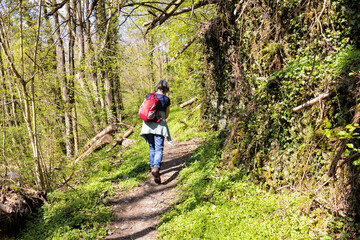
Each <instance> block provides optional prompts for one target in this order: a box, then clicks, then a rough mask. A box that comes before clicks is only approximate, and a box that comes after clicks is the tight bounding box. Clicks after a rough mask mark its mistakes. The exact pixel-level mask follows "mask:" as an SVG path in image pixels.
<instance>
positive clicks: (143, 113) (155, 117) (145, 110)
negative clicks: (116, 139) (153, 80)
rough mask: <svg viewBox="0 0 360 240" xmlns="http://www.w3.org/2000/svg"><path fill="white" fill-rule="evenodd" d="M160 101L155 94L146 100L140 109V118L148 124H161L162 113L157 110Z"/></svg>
mask: <svg viewBox="0 0 360 240" xmlns="http://www.w3.org/2000/svg"><path fill="white" fill-rule="evenodd" d="M158 101H159V99H158V97H157V96H156V94H155V93H151V94H150V96H149V97H148V98H147V99H145V100H144V102H143V104H141V106H140V109H139V116H140V118H141V119H143V120H144V121H146V122H157V123H158V122H160V121H161V119H162V117H161V114H160V112H159V111H158V110H157V109H156V104H157V102H158Z"/></svg>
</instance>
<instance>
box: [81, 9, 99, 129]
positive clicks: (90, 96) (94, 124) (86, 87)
mask: <svg viewBox="0 0 360 240" xmlns="http://www.w3.org/2000/svg"><path fill="white" fill-rule="evenodd" d="M76 16H77V17H76V26H77V36H78V45H79V55H78V56H79V65H80V66H79V69H78V80H79V83H80V86H81V88H82V91H83V92H84V95H85V101H86V103H87V106H88V110H89V113H90V119H91V120H90V124H91V126H92V129H96V132H97V127H98V125H99V121H97V120H98V118H97V117H96V114H95V113H96V112H95V111H94V110H95V103H94V98H93V94H92V93H91V90H90V88H89V85H88V83H87V81H85V69H86V66H85V58H86V55H85V38H84V25H85V22H84V20H83V9H82V5H81V2H80V3H78V4H77V11H76Z"/></svg>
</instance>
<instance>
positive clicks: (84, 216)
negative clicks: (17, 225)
mask: <svg viewBox="0 0 360 240" xmlns="http://www.w3.org/2000/svg"><path fill="white" fill-rule="evenodd" d="M198 114H199V112H198V111H197V112H192V113H191V114H190V115H189V114H188V113H187V112H186V111H185V110H183V109H180V108H179V107H175V108H172V109H171V114H170V117H169V128H170V132H171V134H172V137H173V140H185V139H191V138H193V137H197V138H200V137H202V136H204V134H203V133H198V131H197V125H196V123H197V120H196V118H197V116H198ZM140 130H141V122H140V121H139V122H138V124H137V127H136V129H135V133H133V134H132V135H131V138H132V139H135V140H138V141H137V142H136V143H135V145H134V146H132V147H131V148H129V149H128V150H126V151H125V152H124V153H123V154H121V156H120V157H119V158H117V159H113V156H116V155H118V152H119V151H120V149H121V147H120V146H117V147H116V148H114V149H113V150H112V151H111V152H109V153H106V152H105V149H106V148H104V149H102V150H99V151H96V152H94V153H92V154H91V155H90V156H89V157H87V158H86V159H85V160H84V161H82V162H80V163H78V166H77V172H76V174H75V175H74V177H73V179H72V180H71V181H70V182H69V183H68V184H69V185H68V186H64V187H62V188H60V189H57V190H54V191H52V192H50V193H48V196H47V202H48V203H47V204H44V205H43V206H42V207H41V208H40V209H39V211H38V212H37V213H36V214H33V215H32V216H30V217H29V219H28V221H27V223H26V226H25V228H24V229H23V230H21V232H20V233H19V234H18V236H17V237H16V239H26V240H27V239H29V240H30V239H31V240H32V239H39V240H42V239H59V240H60V239H61V240H66V239H99V238H101V237H102V236H104V235H106V233H107V231H108V230H109V222H110V221H111V220H112V218H113V213H112V211H111V208H110V207H109V206H107V205H106V202H108V200H109V199H110V198H112V197H113V196H114V193H115V189H120V190H128V189H131V188H133V187H135V186H138V185H139V183H141V182H142V181H144V180H146V179H147V178H148V177H149V164H148V149H149V148H148V145H147V143H146V142H145V141H144V140H143V139H142V138H141V137H140V135H139V134H140ZM120 159H121V160H123V162H122V163H121V164H117V165H115V166H114V165H111V163H110V162H111V161H115V160H120ZM65 172H67V173H65ZM69 173H70V169H65V170H64V173H63V174H64V176H65V177H67V176H68V175H69Z"/></svg>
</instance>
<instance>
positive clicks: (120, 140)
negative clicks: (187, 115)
mask: <svg viewBox="0 0 360 240" xmlns="http://www.w3.org/2000/svg"><path fill="white" fill-rule="evenodd" d="M134 131H135V129H134V128H133V127H131V128H130V129H129V130H127V131H126V132H125V133H124V134H123V135H122V136H120V137H117V138H116V139H115V141H113V143H112V144H111V146H110V147H109V148H108V149H107V150H106V152H109V151H110V150H111V149H113V148H114V147H115V146H116V145H118V144H121V143H122V141H123V140H124V139H125V138H127V137H129V136H130V135H131V134H133V132H134Z"/></svg>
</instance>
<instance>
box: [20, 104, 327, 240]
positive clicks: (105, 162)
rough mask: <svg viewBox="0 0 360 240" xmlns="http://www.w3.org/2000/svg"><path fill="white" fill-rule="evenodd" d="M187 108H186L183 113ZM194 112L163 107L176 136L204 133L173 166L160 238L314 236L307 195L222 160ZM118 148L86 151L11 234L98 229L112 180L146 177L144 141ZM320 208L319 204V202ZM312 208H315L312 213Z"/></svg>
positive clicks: (318, 226) (58, 235)
mask: <svg viewBox="0 0 360 240" xmlns="http://www.w3.org/2000/svg"><path fill="white" fill-rule="evenodd" d="M190 115H191V116H190ZM197 116H198V112H193V113H190V114H189V113H186V112H185V111H184V110H182V109H180V108H173V109H172V111H171V115H170V119H169V123H170V124H169V125H170V131H171V133H172V135H173V137H174V138H176V140H187V139H191V138H194V137H197V138H201V139H204V140H205V141H206V144H204V145H203V146H201V147H199V148H198V149H197V150H196V153H195V154H194V156H193V157H192V158H191V160H190V161H189V162H188V163H187V164H186V167H185V168H184V170H182V171H181V174H180V182H181V184H179V188H178V191H179V195H180V200H179V202H178V203H177V204H176V205H174V208H173V210H172V211H170V212H168V213H166V214H165V215H164V216H163V221H162V224H161V226H160V228H159V236H160V238H161V239H314V238H317V237H319V236H321V238H322V239H327V238H330V237H329V236H327V235H326V233H325V232H326V227H327V225H328V224H330V223H331V217H330V214H328V213H327V212H322V213H321V214H318V215H314V214H313V213H314V211H313V210H311V211H310V209H309V206H310V205H311V202H310V201H311V200H310V199H309V197H308V196H305V195H301V194H293V193H292V194H290V193H289V194H283V195H279V194H274V193H271V192H268V191H265V190H264V189H266V187H263V186H262V185H261V184H255V183H253V182H252V181H251V179H250V177H249V173H248V172H247V171H246V170H245V169H242V168H236V169H232V170H229V169H228V167H226V165H225V164H222V159H221V154H222V151H221V147H220V140H218V138H217V137H216V133H215V134H213V135H211V134H210V133H204V132H201V131H199V130H198V128H197V127H196V126H197V123H198V118H197ZM140 125H141V124H138V127H137V129H136V132H135V133H134V134H133V135H132V137H133V138H135V139H137V140H139V141H138V142H137V143H136V144H135V146H133V147H132V148H131V149H129V150H127V151H126V152H125V153H124V154H122V156H121V159H124V162H123V163H122V164H120V165H117V166H112V165H111V164H110V160H111V156H113V155H116V154H117V152H118V151H119V148H116V149H114V151H113V152H110V153H106V152H105V151H104V150H100V151H98V152H95V153H93V154H92V155H91V157H89V158H88V159H86V160H85V161H84V162H83V163H82V165H81V169H80V171H79V172H78V174H77V178H76V179H74V180H73V181H72V182H71V183H70V184H71V187H67V188H63V189H61V190H56V191H54V192H52V193H50V194H49V196H48V201H49V204H48V205H44V206H43V207H42V209H41V210H40V212H39V213H38V214H37V216H35V217H33V219H31V220H30V221H29V222H28V224H27V227H26V228H25V229H24V230H23V231H22V232H21V234H20V235H19V237H18V239H97V238H100V237H101V236H103V235H105V234H106V232H107V230H108V227H107V226H108V225H107V223H108V222H109V221H111V218H112V212H111V210H110V207H108V206H106V201H107V199H108V198H111V197H112V196H113V194H114V188H120V189H123V190H125V189H130V188H132V187H133V186H136V185H138V184H139V182H141V181H143V180H144V179H146V178H147V177H148V163H147V161H148V160H147V159H148V157H147V151H148V150H147V149H148V147H147V145H146V143H145V141H143V140H142V139H141V137H139V132H140V129H139V127H140ZM319 211H322V210H319ZM318 216H321V218H319V217H318Z"/></svg>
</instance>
